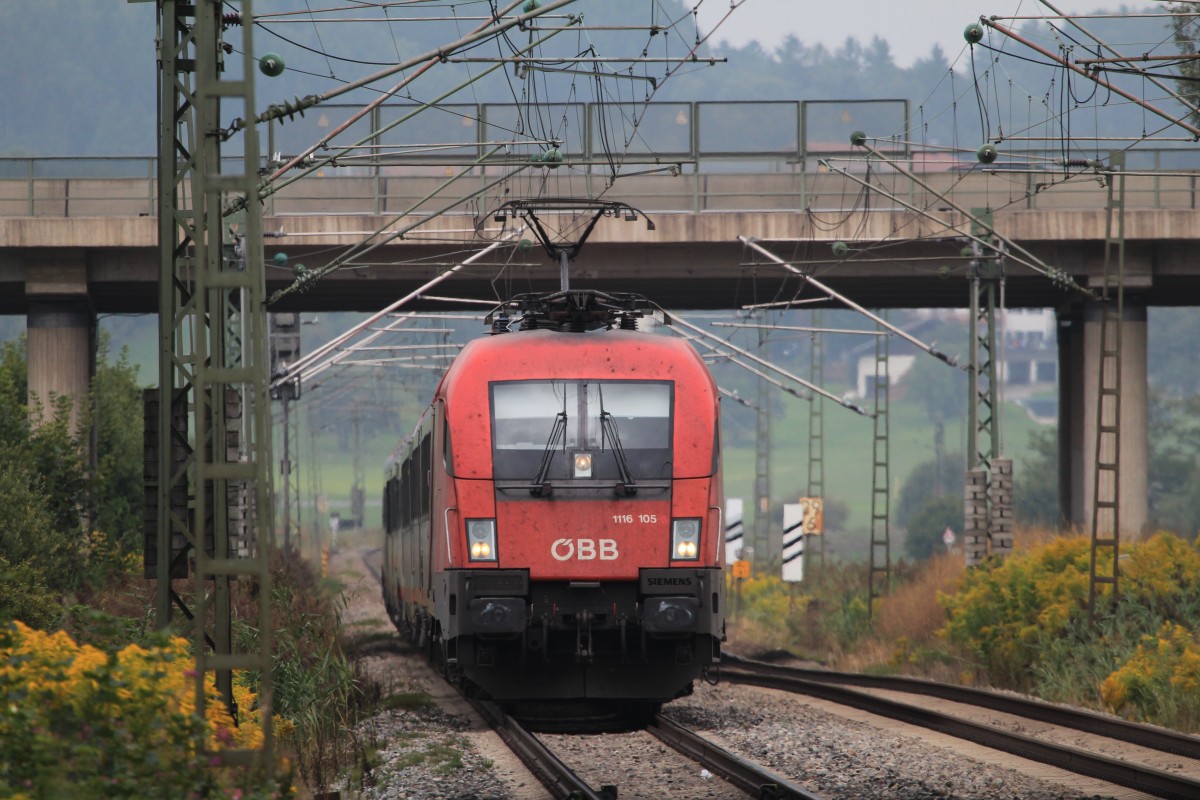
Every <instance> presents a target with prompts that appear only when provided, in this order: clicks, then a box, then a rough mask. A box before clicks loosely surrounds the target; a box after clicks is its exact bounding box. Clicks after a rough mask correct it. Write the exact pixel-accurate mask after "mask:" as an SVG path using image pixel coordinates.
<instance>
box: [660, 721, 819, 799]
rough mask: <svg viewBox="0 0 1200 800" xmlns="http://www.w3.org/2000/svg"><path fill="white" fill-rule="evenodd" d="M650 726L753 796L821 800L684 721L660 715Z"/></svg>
mask: <svg viewBox="0 0 1200 800" xmlns="http://www.w3.org/2000/svg"><path fill="white" fill-rule="evenodd" d="M647 730H648V731H649V732H650V733H651V734H652V735H653V736H654V737H655V738H657V739H658V740H659V741H661V742H663V743H664V744H666V745H667V746H668V747H670V748H671V749H673V750H675V751H677V752H679V753H681V754H683V755H685V756H687V757H688V758H690V759H692V760H693V761H696V762H697V763H699V764H702V765H704V768H705V769H708V770H710V771H712V772H713V774H715V775H720V776H721V777H722V778H724V779H725V780H727V781H729V782H730V783H732V784H733V785H734V786H736V787H738V788H739V789H741V790H742V791H744V792H746V793H747V794H749V795H750V796H751V797H758V798H764V800H765V798H772V799H774V798H779V800H783V798H794V800H820V798H819V797H818V796H817V795H815V794H813V793H812V792H809V791H808V790H806V789H804V788H802V787H800V786H797V785H796V784H794V783H792V782H791V781H789V780H787V779H786V778H783V777H780V776H778V775H776V774H774V773H773V772H771V771H770V770H767V769H764V768H763V767H761V766H759V765H758V764H756V763H754V762H753V761H747V760H746V759H744V758H742V757H741V756H738V755H735V754H734V753H731V752H729V751H728V750H726V749H724V748H722V747H718V746H717V745H715V744H713V743H712V742H710V741H708V740H707V739H705V738H704V737H702V736H700V735H698V734H696V733H695V732H694V731H691V730H688V729H687V728H685V727H683V726H682V725H680V724H678V723H676V722H672V721H671V720H669V719H667V718H666V717H663V716H661V715H659V716H658V717H655V719H654V722H653V724H651V725H650V727H649V728H647Z"/></svg>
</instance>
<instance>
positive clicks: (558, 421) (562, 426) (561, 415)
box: [529, 411, 567, 497]
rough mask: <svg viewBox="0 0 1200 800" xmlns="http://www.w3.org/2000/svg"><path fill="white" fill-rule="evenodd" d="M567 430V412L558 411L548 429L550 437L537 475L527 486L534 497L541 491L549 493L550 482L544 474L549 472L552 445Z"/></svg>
mask: <svg viewBox="0 0 1200 800" xmlns="http://www.w3.org/2000/svg"><path fill="white" fill-rule="evenodd" d="M566 432H567V412H566V411H560V412H558V414H556V415H555V417H554V427H552V428H551V429H550V438H549V439H547V440H546V449H545V450H543V451H542V465H541V467H539V468H538V474H537V477H536V478H534V479H533V483H532V484H530V486H529V493H530V494H531V495H533V496H535V497H537V496H540V495H541V494H542V493H546V494H549V493H550V484H549V483H548V482H547V481H546V475H547V474H548V473H549V472H550V461H551V459H553V458H554V446H555V445H556V444H558V440H559V439H561V438H562V437H563V435H564V434H566Z"/></svg>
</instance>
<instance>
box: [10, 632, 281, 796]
mask: <svg viewBox="0 0 1200 800" xmlns="http://www.w3.org/2000/svg"><path fill="white" fill-rule="evenodd" d="M194 676H195V672H194V671H193V660H192V656H191V653H190V649H189V647H188V643H187V641H186V640H184V639H181V638H171V639H166V638H164V639H163V640H162V642H161V643H160V644H158V645H156V646H151V647H141V646H139V645H136V644H131V645H128V646H126V647H124V648H123V649H121V650H120V651H118V652H115V653H111V654H108V653H105V652H103V651H101V650H99V649H97V648H95V647H92V646H90V645H86V644H85V645H79V644H76V643H75V642H74V641H73V640H72V639H71V637H69V636H68V635H67V634H66V633H65V632H63V631H58V632H56V633H46V632H43V631H38V630H34V629H32V628H29V627H28V626H26V625H24V624H22V623H21V622H13V623H10V624H8V625H5V626H2V627H0V752H3V753H4V757H3V758H0V796H20V797H27V798H30V799H31V800H32V799H33V798H58V797H65V796H71V797H75V798H93V797H95V798H171V800H176V798H210V797H212V798H218V797H219V798H244V799H245V800H249V799H250V798H276V797H290V796H292V792H291V790H290V781H289V780H288V779H287V778H284V780H283V781H282V782H278V783H276V782H266V781H264V780H262V779H261V777H259V776H256V775H254V774H252V773H250V772H246V771H243V772H233V771H230V770H227V769H217V767H219V766H221V752H222V751H223V750H226V749H241V748H256V747H258V746H259V745H260V744H261V742H262V731H261V729H260V727H259V725H258V724H257V721H256V720H255V719H254V716H255V715H254V714H253V713H246V714H244V715H242V716H243V717H244V719H243V720H241V724H240V725H238V724H235V723H234V720H233V719H232V717H231V716H230V714H229V711H228V709H227V708H226V707H225V705H224V703H223V702H222V701H221V699H220V696H219V695H218V694H217V692H216V689H215V688H213V687H211V685H210V686H209V687H208V688H207V689H206V693H207V694H206V701H205V716H204V718H200V717H199V716H198V715H197V714H196V713H195V711H196V697H195V685H196V684H195V679H194ZM236 683H237V688H236V689H235V697H236V699H237V702H238V704H239V706H240V707H241V708H243V709H246V710H247V711H249V710H250V709H252V708H253V707H254V704H255V698H254V696H253V693H252V692H251V691H250V687H249V686H248V685H247V684H246V682H245V681H244V680H239V681H237V682H236Z"/></svg>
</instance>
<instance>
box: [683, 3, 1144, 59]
mask: <svg viewBox="0 0 1200 800" xmlns="http://www.w3.org/2000/svg"><path fill="white" fill-rule="evenodd" d="M1051 2H1052V4H1053V5H1054V6H1055V7H1056V8H1058V9H1059V10H1061V11H1062V12H1063V13H1066V14H1080V13H1090V12H1095V11H1097V10H1101V9H1105V10H1113V11H1115V10H1117V9H1119V8H1120V7H1121V6H1122V0H1051ZM1124 5H1125V7H1126V8H1128V9H1132V10H1134V11H1142V12H1150V11H1154V10H1160V9H1162V7H1163V5H1164V3H1162V2H1156V0H1125V2H1124ZM728 10H729V3H728V2H726V0H704V2H703V3H702V4H701V6H700V23H701V26H702V27H703V28H704V29H705V30H707V29H709V28H710V27H711V26H712V25H714V24H716V22H717V21H718V20H719V19H720V18H721V16H722V15H724V13H725V12H726V11H728ZM1049 13H1050V11H1049V10H1048V9H1047V8H1046V7H1045V6H1043V5H1042V4H1041V3H1039V2H1038V0H746V2H745V3H744V4H743V5H742V6H740V7H739V8H738V9H737V10H736V11H734V13H733V14H732V15H731V16H730V17H729V19H728V20H726V21H725V23H724V24H723V25H722V26H721V28H720V29H719V30H718V31H717V32H716V34H715V38H716V39H717V40H718V41H727V42H729V43H731V44H734V45H738V46H740V45H744V44H746V43H747V42H748V41H750V40H757V41H758V42H759V43H761V44H762V45H763V46H764V47H765V48H767V49H768V50H772V49H774V48H775V47H777V46H778V45H779V43H780V42H782V41H783V38H784V37H785V36H787V35H788V34H794V35H795V36H796V38H798V39H799V40H800V41H802V42H804V43H806V44H816V43H818V42H820V43H821V44H824V45H825V46H826V47H830V48H836V47H838V46H839V45H841V43H842V42H844V41H845V40H846V38H847V37H850V36H853V37H854V38H855V39H858V40H859V41H860V42H862V43H864V44H865V43H866V42H869V41H870V40H871V39H872V37H875V36H880V37H882V38H884V39H886V40H887V41H888V44H890V45H891V48H892V54H893V55H894V56H895V59H896V62H897V63H898V64H899V65H901V66H908V65H910V64H911V63H912V62H913V61H914V60H916V59H917V58H920V57H922V56H925V55H928V53H929V50H930V48H931V47H932V46H933V44H934V43H935V42H937V43H938V44H940V45H941V46H942V50H943V52H945V54H946V58H948V59H950V60H951V61H953V60H954V59H955V57H956V56H957V55H958V53H959V51H960V50H961V49H962V48H963V46H964V44H965V42H964V41H963V37H962V32H963V29H964V28H965V27H967V25H969V24H970V23H971V22H974V21H976V20H978V19H979V17H980V16H989V17H990V16H993V15H1001V16H1009V15H1014V14H1023V15H1031V16H1032V15H1040V14H1049Z"/></svg>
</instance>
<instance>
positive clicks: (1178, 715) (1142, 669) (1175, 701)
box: [1100, 622, 1200, 730]
mask: <svg viewBox="0 0 1200 800" xmlns="http://www.w3.org/2000/svg"><path fill="white" fill-rule="evenodd" d="M1100 696H1101V697H1102V698H1103V699H1104V702H1105V703H1106V704H1107V705H1108V706H1109V708H1111V709H1112V710H1113V711H1116V712H1118V713H1122V714H1125V715H1128V716H1131V717H1133V718H1135V719H1141V720H1148V721H1152V722H1157V723H1160V724H1165V725H1169V726H1171V727H1175V728H1179V729H1184V730H1196V729H1197V727H1200V640H1198V638H1197V633H1196V632H1194V631H1191V630H1188V629H1187V628H1185V627H1184V626H1182V625H1178V624H1176V623H1172V622H1165V623H1163V625H1162V627H1161V628H1159V630H1158V632H1157V633H1156V634H1155V635H1152V636H1143V637H1142V641H1141V643H1140V644H1138V647H1137V650H1136V651H1135V652H1134V653H1133V655H1132V656H1131V657H1130V658H1129V660H1128V661H1126V662H1125V664H1124V665H1123V666H1122V667H1121V668H1120V669H1118V670H1116V671H1114V672H1113V673H1112V674H1111V675H1109V676H1108V677H1107V678H1105V679H1104V682H1103V683H1102V684H1101V685H1100Z"/></svg>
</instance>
